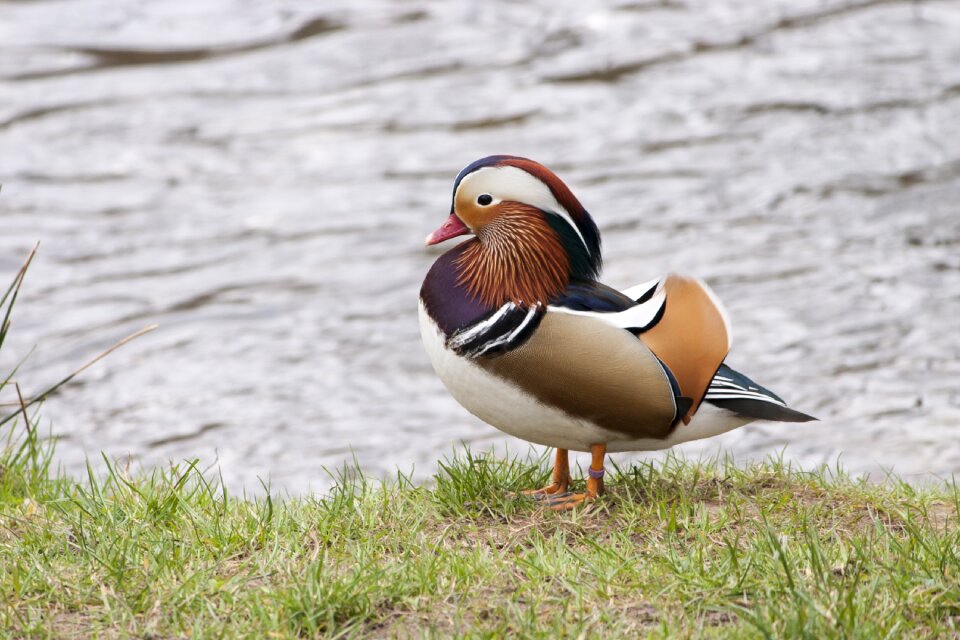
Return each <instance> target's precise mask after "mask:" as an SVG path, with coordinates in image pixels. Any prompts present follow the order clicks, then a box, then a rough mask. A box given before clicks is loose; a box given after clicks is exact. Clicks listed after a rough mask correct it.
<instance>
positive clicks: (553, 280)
mask: <svg viewBox="0 0 960 640" xmlns="http://www.w3.org/2000/svg"><path fill="white" fill-rule="evenodd" d="M467 234H472V235H474V236H475V238H474V239H472V240H470V241H469V242H467V243H464V244H465V245H466V246H465V247H464V248H463V249H461V250H460V254H459V256H458V257H457V259H456V261H455V263H454V264H455V265H456V269H457V270H458V278H457V281H458V283H459V284H461V285H465V286H466V287H467V288H468V289H469V291H470V293H471V294H472V295H473V296H474V297H475V298H477V299H479V300H480V301H481V302H483V303H484V304H488V305H491V306H497V305H500V304H503V303H505V302H507V301H512V302H513V303H514V304H517V305H532V304H535V303H537V302H540V303H543V304H546V303H548V302H549V300H550V299H551V298H553V297H555V296H557V295H560V294H561V293H563V291H564V289H565V288H566V287H567V285H568V284H569V283H570V282H574V281H592V280H594V279H596V277H597V275H598V274H599V271H600V266H601V256H600V232H599V231H598V230H597V226H596V224H595V223H594V222H593V219H592V218H591V217H590V215H589V214H588V213H587V211H586V209H584V208H583V205H581V204H580V201H579V200H577V198H576V196H574V195H573V192H571V191H570V189H569V188H568V187H567V185H565V184H564V183H563V181H561V180H560V178H558V177H557V176H556V175H555V174H554V173H553V172H552V171H550V170H549V169H547V168H546V167H544V166H543V165H542V164H540V163H538V162H534V161H533V160H529V159H527V158H520V157H516V156H489V157H486V158H481V159H480V160H477V161H476V162H473V163H471V164H469V165H467V166H466V167H465V168H464V169H463V170H462V171H461V172H460V173H459V175H457V179H456V181H455V182H454V185H453V202H452V204H451V206H450V216H449V217H448V218H447V220H446V221H445V222H444V223H443V224H442V225H441V226H440V227H439V228H438V229H437V230H436V231H434V232H433V233H431V234H430V235H429V236H427V239H426V244H427V245H433V244H438V243H440V242H443V241H445V240H449V239H450V238H455V237H457V236H461V235H467ZM458 249H460V248H459V247H458Z"/></svg>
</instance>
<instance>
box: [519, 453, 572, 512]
mask: <svg viewBox="0 0 960 640" xmlns="http://www.w3.org/2000/svg"><path fill="white" fill-rule="evenodd" d="M569 488H570V461H569V457H568V455H567V450H566V449H557V457H556V459H555V460H554V463H553V482H552V483H551V484H549V485H547V486H546V487H544V488H543V489H528V490H527V491H524V492H523V495H525V496H533V497H534V498H536V499H537V500H542V499H544V498H546V497H547V496H552V495H562V494H565V493H567V489H569Z"/></svg>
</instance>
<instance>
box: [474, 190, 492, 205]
mask: <svg viewBox="0 0 960 640" xmlns="http://www.w3.org/2000/svg"><path fill="white" fill-rule="evenodd" d="M491 202H493V196H491V195H490V194H489V193H481V194H480V195H479V196H477V204H478V205H480V206H481V207H485V206H487V205H488V204H490V203H491Z"/></svg>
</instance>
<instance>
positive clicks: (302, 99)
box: [0, 0, 960, 492]
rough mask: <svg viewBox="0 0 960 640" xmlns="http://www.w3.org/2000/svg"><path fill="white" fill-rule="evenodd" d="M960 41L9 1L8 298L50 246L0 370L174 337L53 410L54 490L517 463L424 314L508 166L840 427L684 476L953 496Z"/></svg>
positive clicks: (791, 430)
mask: <svg viewBox="0 0 960 640" xmlns="http://www.w3.org/2000/svg"><path fill="white" fill-rule="evenodd" d="M587 5H593V6H590V7H589V8H588V7H587ZM958 33H960V3H957V2H956V1H955V0H950V1H944V2H899V1H896V0H865V1H860V2H850V1H845V2H836V1H833V0H816V1H809V0H803V1H797V0H789V1H787V0H782V1H780V2H765V3H758V2H736V1H734V0H728V1H726V2H716V1H710V2H707V1H706V0H702V1H695V0H691V1H686V0H661V1H651V2H642V1H641V2H628V1H624V2H608V3H605V4H604V5H603V6H602V7H600V6H597V5H596V4H595V3H582V2H573V1H565V2H557V1H553V0H550V1H548V0H543V1H542V2H538V3H533V2H531V3H512V2H506V1H501V2H484V3H451V2H441V1H440V0H436V1H434V2H429V1H421V0H403V1H400V0H398V1H395V2H346V1H343V2H340V3H337V2H326V3H302V2H292V1H287V2H282V1H278V2H271V3H251V2H241V1H239V0H235V1H231V0H190V1H186V0H166V1H164V2H146V1H140V2H136V1H132V0H131V1H126V2H124V1H106V0H70V1H69V2H68V1H66V0H31V1H26V2H24V1H14V2H11V1H9V0H5V1H4V0H0V182H2V183H3V192H2V194H0V224H2V233H0V273H4V274H8V276H10V275H12V273H13V272H14V270H15V269H16V267H17V266H18V265H19V262H20V261H21V260H22V258H23V256H24V255H25V254H26V252H27V251H28V250H29V248H30V247H31V246H32V245H33V243H34V242H35V241H37V240H40V241H41V243H42V246H41V252H40V255H39V257H38V259H37V261H36V262H35V264H34V267H33V268H32V270H31V272H30V274H29V277H28V280H27V283H26V288H25V290H24V294H23V296H22V299H21V303H20V304H19V305H18V308H17V310H16V315H15V325H14V330H13V333H12V334H11V338H10V342H9V343H8V345H5V349H4V351H5V352H4V354H3V356H2V361H0V365H2V367H3V368H2V369H0V370H4V371H5V370H7V369H8V368H9V367H10V366H11V364H12V363H13V362H15V361H16V360H17V359H19V358H20V357H22V356H24V355H25V354H26V353H27V352H28V351H29V350H30V348H31V347H32V346H33V345H37V346H36V350H35V352H34V353H33V354H32V355H31V356H30V359H29V361H28V365H27V366H25V367H24V368H23V369H22V371H21V372H20V374H19V376H18V377H19V379H20V380H21V384H22V385H23V386H24V387H25V390H26V391H27V392H28V393H29V392H31V391H37V390H38V389H40V388H41V387H42V385H43V384H44V383H47V382H49V381H51V380H53V379H55V378H56V377H58V376H59V375H62V374H65V373H67V372H68V371H69V370H71V369H72V368H73V367H75V366H77V365H78V364H80V363H81V362H82V361H83V360H84V359H85V357H87V356H88V355H90V354H92V353H94V352H96V351H97V350H99V349H102V348H104V347H106V346H107V345H109V344H110V343H112V342H113V341H114V340H116V339H118V338H120V337H122V336H123V335H125V334H127V333H130V332H132V331H134V330H136V329H138V328H140V327H141V326H143V325H146V324H149V323H153V322H157V323H159V324H160V325H161V328H160V329H159V330H158V331H156V332H154V333H153V334H150V335H149V336H148V337H145V338H142V339H140V340H139V341H138V342H136V343H134V344H132V345H130V346H129V347H127V348H126V349H125V350H122V351H119V352H117V353H115V354H113V355H112V356H110V358H109V359H108V360H106V361H104V362H102V363H100V364H99V365H97V366H96V367H95V368H93V369H92V370H90V371H89V372H88V373H87V374H85V375H84V377H83V378H82V380H81V382H80V383H78V384H76V385H74V386H73V387H71V388H70V389H68V390H66V391H64V392H62V393H60V394H59V395H58V396H56V397H55V398H54V399H53V400H51V401H50V402H48V403H47V404H46V405H45V407H44V409H43V412H42V415H43V417H44V419H45V420H46V421H48V422H51V423H52V426H53V429H54V432H55V433H56V434H57V435H59V436H60V437H61V442H60V446H59V456H60V459H61V460H62V462H63V463H64V464H65V465H66V466H67V467H68V468H69V469H70V470H73V471H78V470H80V469H81V468H82V465H83V463H84V459H85V457H87V456H90V457H92V458H96V457H97V456H98V455H99V453H98V452H99V451H100V450H103V451H105V452H106V453H107V454H108V455H111V456H120V457H125V456H128V455H129V456H130V457H131V458H132V459H133V460H134V461H136V462H138V463H140V464H142V465H144V466H151V465H156V464H163V463H165V462H166V461H168V460H179V459H183V458H185V457H193V456H199V457H201V458H202V459H203V460H204V461H212V460H214V459H217V460H219V463H220V465H221V467H222V470H223V475H224V478H225V479H226V480H227V481H228V482H229V483H230V484H231V485H233V486H234V487H240V486H244V487H247V488H250V489H252V490H256V488H257V486H258V482H257V478H264V479H267V478H269V479H270V481H271V482H272V484H273V486H274V487H278V488H283V489H287V490H290V491H293V492H299V491H304V490H308V489H321V488H323V487H324V486H326V484H327V482H328V480H327V477H326V476H325V474H324V473H323V471H322V469H323V467H328V468H333V467H336V466H338V465H340V464H342V463H343V462H344V461H347V460H350V459H351V457H353V456H355V457H356V458H357V459H358V460H359V462H360V463H361V464H362V465H363V466H364V467H365V468H366V469H368V470H369V471H370V472H372V473H373V474H383V473H390V472H391V471H392V470H394V469H396V468H397V467H398V466H399V467H400V468H402V469H405V470H408V471H409V470H410V469H411V468H413V469H414V470H415V475H416V477H417V478H426V477H428V476H429V474H430V473H432V472H433V471H434V470H435V465H436V460H437V459H438V458H439V457H440V456H442V455H444V454H447V453H449V452H450V451H451V450H452V448H453V447H454V446H457V445H458V444H459V443H460V442H468V443H471V446H473V447H477V448H482V447H488V446H491V445H498V444H501V443H504V442H506V441H507V439H506V438H505V437H502V436H500V435H499V434H498V432H496V431H494V430H493V429H492V428H490V427H487V426H485V425H483V424H482V423H480V422H479V421H478V420H476V419H474V418H472V417H471V416H469V415H468V414H466V412H465V411H464V410H462V409H461V408H460V407H459V406H458V405H457V404H456V403H455V402H454V401H453V400H452V399H451V398H450V397H448V396H447V394H446V392H445V391H444V389H443V387H442V385H441V384H440V382H439V381H438V380H437V379H436V378H435V376H434V375H433V373H432V371H431V370H430V367H429V364H428V363H427V360H426V358H425V356H424V354H423V352H422V349H421V346H420V342H419V334H418V329H417V321H416V300H417V291H418V289H419V286H420V281H421V278H422V277H423V274H424V273H425V271H426V270H427V268H428V267H429V265H430V263H431V261H432V260H433V259H434V258H435V257H436V255H437V253H435V252H431V251H428V250H425V249H424V248H423V246H422V238H423V237H424V235H425V234H426V233H427V232H428V231H430V230H431V229H432V228H434V227H435V226H437V225H438V224H439V222H440V221H442V219H443V218H444V217H445V214H446V212H447V211H448V209H449V197H450V187H451V184H452V179H453V177H454V176H455V175H456V172H457V171H458V170H459V169H460V168H461V167H462V166H463V165H465V164H467V163H468V162H469V161H471V160H473V159H475V158H477V157H480V156H483V155H487V154H490V153H497V152H506V153H515V154H520V155H527V156H530V157H533V158H536V159H538V160H540V161H542V162H544V163H545V164H547V165H548V166H551V167H552V168H554V169H555V170H556V171H557V172H558V173H559V174H560V175H561V177H562V178H564V179H565V180H566V181H567V182H568V184H570V185H571V187H572V188H573V189H574V191H575V192H576V193H577V194H578V195H579V196H580V198H581V200H582V201H583V202H584V203H585V205H586V206H587V208H588V209H589V210H590V211H591V212H592V213H593V215H594V217H595V218H596V220H597V221H598V223H599V225H600V228H601V230H602V232H603V234H604V242H605V249H606V264H607V269H606V272H605V280H606V281H607V282H609V283H610V284H613V285H620V286H627V285H630V284H633V283H635V282H639V281H642V280H645V279H648V278H651V277H655V276H656V275H658V274H661V273H663V272H665V271H667V270H678V271H684V272H689V273H693V274H697V275H700V276H702V277H705V278H706V279H707V281H708V282H710V283H711V284H712V285H713V286H714V287H715V289H716V290H717V292H718V293H719V295H720V296H721V297H722V298H723V300H725V302H726V304H727V306H728V309H729V312H730V315H731V317H732V320H733V322H734V326H735V331H736V336H735V346H734V351H733V354H732V356H731V358H730V359H729V360H730V362H731V364H733V365H734V366H735V367H737V368H741V369H743V370H744V371H745V372H746V373H748V374H751V375H753V376H754V377H755V378H757V380H758V381H760V382H762V383H765V384H768V385H769V386H771V387H772V388H773V389H775V390H776V391H778V392H779V393H781V394H782V395H783V396H785V397H786V398H787V399H788V400H789V401H790V402H791V403H792V404H794V405H795V406H797V407H798V408H800V409H802V410H804V411H809V412H811V413H814V414H817V415H819V416H820V417H821V418H822V422H820V423H816V424H814V425H778V424H767V425H751V426H748V427H746V428H744V429H741V430H739V431H737V432H733V433H731V434H728V435H726V436H723V437H721V438H718V439H715V440H713V441H711V442H708V443H705V444H691V445H688V446H687V447H686V451H687V452H689V453H693V454H694V455H697V454H699V453H701V452H707V451H714V450H715V449H716V447H718V446H719V447H722V448H723V449H725V450H727V451H730V452H732V453H733V454H735V455H736V456H738V457H740V458H744V459H746V458H751V457H762V456H766V455H768V454H770V453H774V452H777V451H779V450H781V449H782V448H784V447H786V457H787V458H788V459H792V460H796V461H798V462H799V463H800V464H802V465H813V464H816V463H820V462H824V461H826V462H832V461H835V460H836V458H837V456H840V455H842V457H841V460H842V461H843V462H844V463H845V464H846V465H847V466H848V467H849V468H851V469H852V470H854V471H877V470H878V469H883V468H886V467H894V468H895V469H896V470H898V471H900V472H902V473H905V474H909V475H910V477H923V474H931V473H932V474H937V475H940V476H948V475H950V474H952V473H957V472H960V320H958V312H960V37H958V35H957V34H958ZM5 277H7V276H5ZM0 400H6V401H9V400H10V398H5V399H4V398H0ZM511 447H512V450H514V451H518V452H522V451H525V450H526V449H525V447H524V446H523V444H522V443H519V442H518V441H514V442H513V443H512V444H511Z"/></svg>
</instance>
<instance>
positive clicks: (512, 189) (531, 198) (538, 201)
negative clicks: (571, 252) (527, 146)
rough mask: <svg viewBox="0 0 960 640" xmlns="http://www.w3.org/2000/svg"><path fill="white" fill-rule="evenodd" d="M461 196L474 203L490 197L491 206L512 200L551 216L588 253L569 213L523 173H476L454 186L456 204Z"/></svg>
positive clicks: (488, 169) (505, 169)
mask: <svg viewBox="0 0 960 640" xmlns="http://www.w3.org/2000/svg"><path fill="white" fill-rule="evenodd" d="M461 192H463V193H464V195H469V196H470V200H472V201H473V202H476V201H477V198H478V197H480V196H481V195H483V194H488V195H490V196H492V197H493V201H492V202H491V204H498V203H500V202H503V201H505V200H512V201H515V202H523V203H525V204H529V205H531V206H534V207H537V208H538V209H542V210H543V211H548V212H550V213H553V214H555V215H556V216H558V217H560V218H561V219H563V220H564V221H565V222H566V223H567V224H568V225H570V227H571V228H572V229H573V230H574V231H575V232H576V234H577V237H579V238H580V242H581V243H583V246H584V248H585V249H586V250H587V253H588V254H589V253H590V245H588V244H587V241H586V239H585V238H584V237H583V234H582V233H581V232H580V228H579V227H578V226H577V224H576V223H575V222H574V221H573V217H572V216H571V215H570V212H569V211H567V210H566V208H564V206H563V205H561V204H560V203H559V202H558V201H557V199H556V198H555V197H554V195H553V192H552V191H550V187H548V186H547V185H546V184H544V183H543V181H542V180H540V179H539V178H537V177H535V176H532V175H530V174H529V173H527V172H526V171H524V170H523V169H518V168H517V167H511V166H503V167H483V168H482V169H477V170H476V171H474V172H473V173H469V174H467V175H466V176H464V178H463V179H462V180H461V181H460V184H459V185H457V191H456V193H454V199H455V200H456V198H457V197H458V196H459V195H460V193H461ZM487 206H489V205H487Z"/></svg>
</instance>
